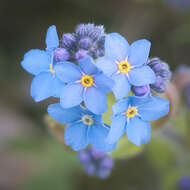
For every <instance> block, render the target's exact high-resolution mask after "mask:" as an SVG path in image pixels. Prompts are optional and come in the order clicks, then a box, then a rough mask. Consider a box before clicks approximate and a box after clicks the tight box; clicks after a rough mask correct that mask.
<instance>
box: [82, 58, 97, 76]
mask: <svg viewBox="0 0 190 190" xmlns="http://www.w3.org/2000/svg"><path fill="white" fill-rule="evenodd" d="M78 64H79V67H80V68H81V70H82V71H83V72H84V73H85V74H88V75H92V74H95V73H97V72H99V70H98V68H97V67H96V66H95V64H94V62H93V60H92V58H91V57H89V56H88V57H85V58H83V59H80V60H79V61H78Z"/></svg>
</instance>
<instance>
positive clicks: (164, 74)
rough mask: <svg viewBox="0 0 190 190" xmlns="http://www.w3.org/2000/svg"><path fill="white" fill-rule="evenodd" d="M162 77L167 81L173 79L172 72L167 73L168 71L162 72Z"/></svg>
mask: <svg viewBox="0 0 190 190" xmlns="http://www.w3.org/2000/svg"><path fill="white" fill-rule="evenodd" d="M160 76H161V77H163V78H165V79H169V78H170V77H171V72H170V71H167V70H162V71H161V72H160Z"/></svg>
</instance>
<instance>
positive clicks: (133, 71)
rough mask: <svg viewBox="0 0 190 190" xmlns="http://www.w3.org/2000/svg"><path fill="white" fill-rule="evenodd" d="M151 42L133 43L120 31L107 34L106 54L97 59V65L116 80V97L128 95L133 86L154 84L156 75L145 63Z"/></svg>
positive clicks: (139, 41) (114, 91) (114, 90)
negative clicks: (129, 42) (119, 32)
mask: <svg viewBox="0 0 190 190" xmlns="http://www.w3.org/2000/svg"><path fill="white" fill-rule="evenodd" d="M150 46H151V43H150V42H149V41H147V40H138V41H136V42H134V43H132V44H131V45H129V44H128V42H127V40H126V39H125V38H123V37H122V36H121V35H120V34H118V33H111V34H107V35H106V38H105V56H104V57H101V58H99V59H98V60H97V61H96V65H97V67H98V68H99V69H100V70H102V71H103V72H104V73H105V74H106V75H108V76H110V77H111V78H112V79H113V80H114V81H115V85H114V87H113V93H114V95H115V97H116V99H121V98H123V97H125V96H127V95H128V93H129V91H130V90H131V85H133V86H144V85H147V84H152V83H154V82H155V80H156V76H155V74H154V72H153V71H152V69H151V68H150V67H149V66H147V65H145V63H146V62H147V59H148V56H149V51H150Z"/></svg>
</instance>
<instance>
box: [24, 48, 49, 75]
mask: <svg viewBox="0 0 190 190" xmlns="http://www.w3.org/2000/svg"><path fill="white" fill-rule="evenodd" d="M50 62H51V57H50V55H49V54H48V53H47V52H45V51H42V50H39V49H32V50H30V51H28V52H27V53H26V54H25V55H24V59H23V61H22V62H21V65H22V67H23V68H24V69H25V70H26V71H27V72H29V73H31V74H33V75H37V74H39V73H41V72H43V71H48V70H49V65H50Z"/></svg>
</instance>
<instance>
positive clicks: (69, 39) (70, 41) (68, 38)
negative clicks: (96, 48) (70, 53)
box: [61, 33, 76, 48]
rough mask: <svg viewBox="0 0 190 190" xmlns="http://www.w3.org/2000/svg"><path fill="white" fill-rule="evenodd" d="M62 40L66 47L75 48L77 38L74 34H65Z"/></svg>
mask: <svg viewBox="0 0 190 190" xmlns="http://www.w3.org/2000/svg"><path fill="white" fill-rule="evenodd" d="M61 41H62V43H63V46H64V47H67V48H73V47H72V46H73V45H74V44H75V42H76V38H75V36H74V35H73V34H70V33H66V34H63V36H62V39H61Z"/></svg>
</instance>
